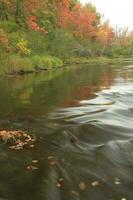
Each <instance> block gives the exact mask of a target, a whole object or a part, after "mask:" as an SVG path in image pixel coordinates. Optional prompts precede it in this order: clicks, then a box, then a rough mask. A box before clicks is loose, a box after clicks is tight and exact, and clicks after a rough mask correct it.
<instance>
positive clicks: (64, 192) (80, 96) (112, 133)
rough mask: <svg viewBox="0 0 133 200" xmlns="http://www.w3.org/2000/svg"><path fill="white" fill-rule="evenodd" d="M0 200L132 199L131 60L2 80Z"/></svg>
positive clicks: (132, 96)
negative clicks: (13, 143) (25, 141)
mask: <svg viewBox="0 0 133 200" xmlns="http://www.w3.org/2000/svg"><path fill="white" fill-rule="evenodd" d="M0 129H1V130H4V129H6V130H23V131H26V132H28V133H30V134H31V135H32V136H33V137H34V138H36V144H35V146H34V148H31V149H27V148H24V149H22V150H13V149H9V148H8V146H7V144H5V143H3V142H1V143H0V200H133V65H132V63H128V62H124V63H123V64H122V65H120V64H117V65H107V66H105V65H104V66H102V65H93V66H80V67H70V68H68V69H65V70H61V69H60V70H56V71H53V72H52V71H51V72H45V73H38V74H32V75H25V76H16V77H3V78H2V77H1V78H0Z"/></svg>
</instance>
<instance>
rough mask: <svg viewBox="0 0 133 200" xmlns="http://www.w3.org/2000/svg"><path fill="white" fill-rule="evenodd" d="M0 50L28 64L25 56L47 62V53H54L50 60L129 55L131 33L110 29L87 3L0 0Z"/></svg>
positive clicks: (132, 44)
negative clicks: (52, 58)
mask: <svg viewBox="0 0 133 200" xmlns="http://www.w3.org/2000/svg"><path fill="white" fill-rule="evenodd" d="M0 54H1V55H3V58H4V55H5V57H6V55H7V54H8V55H9V57H12V60H14V57H16V59H17V58H18V63H19V59H21V57H23V60H24V58H25V62H27V65H28V64H29V67H30V63H28V62H29V58H33V59H32V61H33V62H35V63H39V62H40V64H41V63H42V62H43V61H44V63H45V62H46V64H47V63H49V60H48V59H49V58H48V56H54V57H55V59H54V60H53V61H52V62H53V63H54V62H56V61H57V59H56V58H57V57H58V58H60V59H66V58H69V57H72V56H78V57H87V58H88V57H89V58H90V57H96V56H108V57H111V58H112V57H119V56H123V57H125V56H127V57H131V56H132V55H133V33H132V32H128V29H127V28H124V29H117V30H114V29H113V28H112V27H111V26H110V24H109V22H108V21H105V22H103V20H102V14H101V13H99V12H98V11H97V9H96V7H95V6H94V5H92V4H91V3H88V4H86V5H82V4H81V3H80V2H79V1H78V0H61V1H60V0H0ZM41 56H43V59H42V60H41V59H40V57H41ZM21 61H22V60H21ZM58 61H59V60H58ZM18 63H13V65H15V64H18ZM23 64H25V63H23ZM49 65H50V64H49Z"/></svg>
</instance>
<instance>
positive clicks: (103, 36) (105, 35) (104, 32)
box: [97, 22, 115, 45]
mask: <svg viewBox="0 0 133 200" xmlns="http://www.w3.org/2000/svg"><path fill="white" fill-rule="evenodd" d="M114 36H115V34H114V31H113V29H112V28H111V27H110V26H109V23H108V22H106V23H104V24H103V25H102V26H100V27H99V29H98V32H97V41H98V42H99V43H101V44H103V45H106V44H108V43H112V42H113V39H114Z"/></svg>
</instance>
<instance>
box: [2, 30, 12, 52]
mask: <svg viewBox="0 0 133 200" xmlns="http://www.w3.org/2000/svg"><path fill="white" fill-rule="evenodd" d="M0 43H1V44H2V45H3V46H4V47H5V48H6V50H7V51H9V50H10V47H9V41H8V38H7V35H6V33H5V32H4V30H3V29H1V28H0Z"/></svg>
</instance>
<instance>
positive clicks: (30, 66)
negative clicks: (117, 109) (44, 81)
mask: <svg viewBox="0 0 133 200" xmlns="http://www.w3.org/2000/svg"><path fill="white" fill-rule="evenodd" d="M0 60H1V63H0V75H23V74H29V73H35V72H41V71H48V70H54V69H58V68H65V67H71V66H77V65H78V66H79V65H95V64H98V65H106V64H119V63H120V64H122V63H125V62H128V63H129V62H133V58H113V59H112V58H107V57H95V58H92V57H91V58H79V57H70V58H69V59H66V60H61V59H60V58H57V57H54V56H46V55H44V56H39V55H36V56H32V57H22V56H20V55H8V54H3V55H0Z"/></svg>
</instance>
